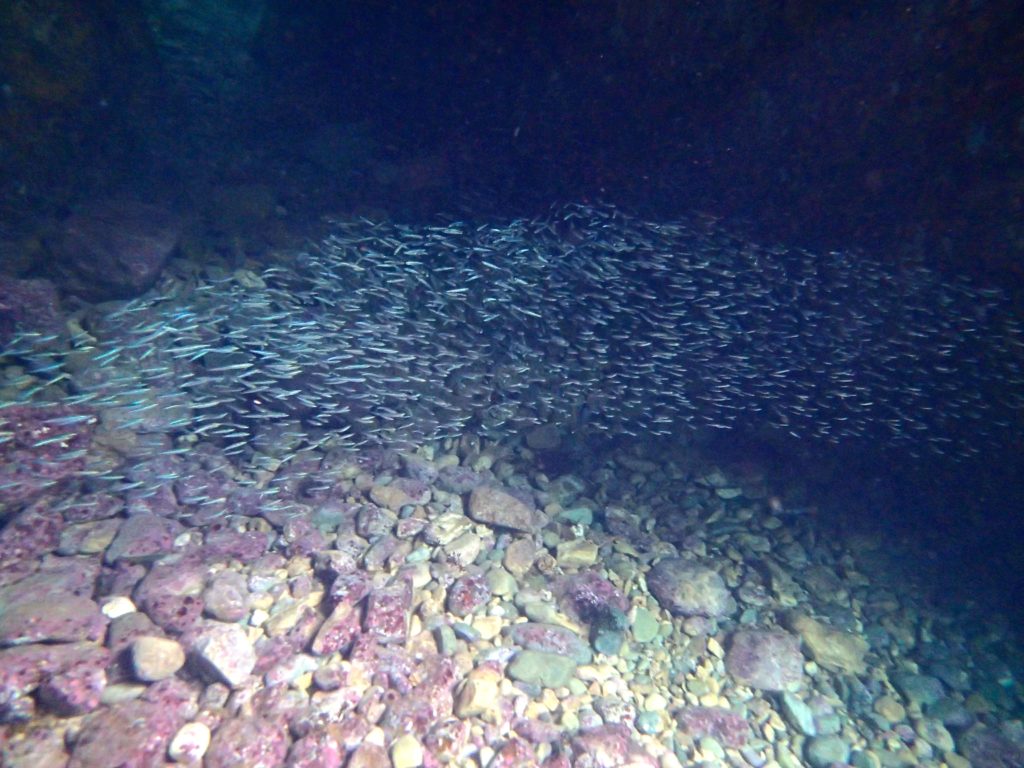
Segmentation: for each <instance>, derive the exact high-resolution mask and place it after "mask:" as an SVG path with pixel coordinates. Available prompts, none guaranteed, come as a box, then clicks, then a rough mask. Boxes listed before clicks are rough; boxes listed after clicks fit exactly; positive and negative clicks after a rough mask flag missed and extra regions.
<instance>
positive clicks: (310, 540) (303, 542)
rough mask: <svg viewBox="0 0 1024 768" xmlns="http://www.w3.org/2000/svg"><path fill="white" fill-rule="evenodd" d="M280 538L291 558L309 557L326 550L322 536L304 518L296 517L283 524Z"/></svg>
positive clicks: (325, 543)
mask: <svg viewBox="0 0 1024 768" xmlns="http://www.w3.org/2000/svg"><path fill="white" fill-rule="evenodd" d="M281 538H282V539H283V541H284V543H285V550H286V551H287V552H288V554H289V555H292V556H294V555H311V554H313V553H314V552H319V551H320V550H322V549H326V548H327V542H326V541H325V539H324V535H323V534H322V533H321V532H320V531H319V530H317V529H316V528H315V527H314V526H313V523H311V522H310V520H309V518H306V517H296V518H292V519H291V520H288V521H287V522H285V524H284V526H283V528H282V531H281Z"/></svg>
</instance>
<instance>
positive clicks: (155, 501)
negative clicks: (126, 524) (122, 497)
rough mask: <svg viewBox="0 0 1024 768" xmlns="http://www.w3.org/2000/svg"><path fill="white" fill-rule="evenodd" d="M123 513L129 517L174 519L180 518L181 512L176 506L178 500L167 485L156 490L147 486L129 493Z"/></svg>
mask: <svg viewBox="0 0 1024 768" xmlns="http://www.w3.org/2000/svg"><path fill="white" fill-rule="evenodd" d="M150 482H152V481H150ZM124 511H125V514H126V515H128V516H129V517H135V516H136V515H156V516H157V517H173V518H175V519H177V518H178V517H180V516H181V514H182V512H183V510H182V509H181V507H180V506H179V505H178V498H177V497H176V496H175V495H174V490H173V489H172V488H171V487H170V486H169V485H161V486H159V487H156V488H152V487H149V486H147V487H145V488H139V489H136V490H132V491H130V492H129V493H128V503H127V505H126V506H125V510H124Z"/></svg>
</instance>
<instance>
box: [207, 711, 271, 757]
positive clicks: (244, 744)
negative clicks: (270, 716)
mask: <svg viewBox="0 0 1024 768" xmlns="http://www.w3.org/2000/svg"><path fill="white" fill-rule="evenodd" d="M288 746H289V745H288V731H287V729H285V728H284V727H283V726H280V725H277V724H275V723H273V722H271V721H270V720H265V719H263V718H256V717H240V718H236V719H233V720H226V721H224V722H222V723H221V724H220V727H219V728H217V730H216V731H214V734H213V738H212V739H211V740H210V748H209V749H208V750H207V751H206V756H205V757H204V759H203V765H204V766H205V767H206V768H238V766H243V765H244V766H246V768H280V767H281V766H282V765H283V764H284V760H285V756H286V755H287V754H288Z"/></svg>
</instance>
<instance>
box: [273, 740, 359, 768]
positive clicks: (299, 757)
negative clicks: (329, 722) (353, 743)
mask: <svg viewBox="0 0 1024 768" xmlns="http://www.w3.org/2000/svg"><path fill="white" fill-rule="evenodd" d="M344 754H345V753H344V752H343V751H342V749H341V747H340V746H339V745H338V742H337V741H335V739H334V737H333V736H331V735H330V734H329V733H326V732H323V731H321V732H319V733H311V734H308V735H306V736H303V737H302V738H301V739H299V740H298V741H296V742H295V743H294V744H292V748H291V749H290V750H288V762H287V766H288V768H341V764H342V759H343V758H344Z"/></svg>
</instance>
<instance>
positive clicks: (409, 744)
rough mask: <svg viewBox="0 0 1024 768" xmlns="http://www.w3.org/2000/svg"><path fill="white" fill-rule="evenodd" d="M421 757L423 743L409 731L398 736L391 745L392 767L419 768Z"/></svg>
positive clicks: (421, 763)
mask: <svg viewBox="0 0 1024 768" xmlns="http://www.w3.org/2000/svg"><path fill="white" fill-rule="evenodd" d="M423 757H424V752H423V745H422V744H420V742H419V741H418V740H417V739H416V737H415V736H413V735H412V734H410V733H407V734H405V735H403V736H399V737H398V738H397V739H395V742H394V743H393V744H392V745H391V764H392V768H419V766H421V765H423Z"/></svg>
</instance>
